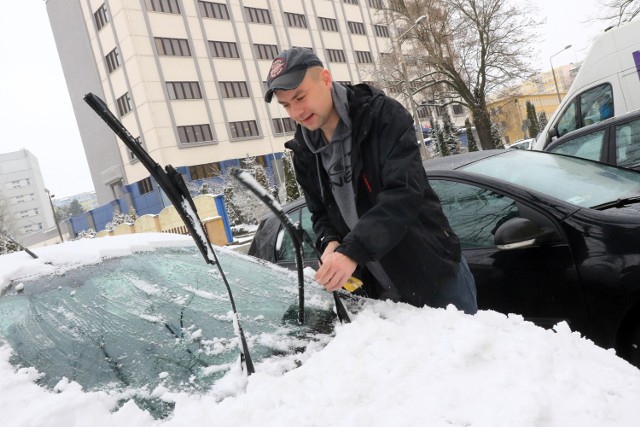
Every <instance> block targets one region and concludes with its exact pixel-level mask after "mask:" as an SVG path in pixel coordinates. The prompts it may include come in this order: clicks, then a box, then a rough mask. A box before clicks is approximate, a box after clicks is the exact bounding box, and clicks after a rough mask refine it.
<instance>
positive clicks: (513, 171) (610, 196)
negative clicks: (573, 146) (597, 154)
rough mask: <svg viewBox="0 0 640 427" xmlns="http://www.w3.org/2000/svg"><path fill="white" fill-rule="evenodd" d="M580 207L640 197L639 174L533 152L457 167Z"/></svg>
mask: <svg viewBox="0 0 640 427" xmlns="http://www.w3.org/2000/svg"><path fill="white" fill-rule="evenodd" d="M461 169H462V170H465V171H467V172H473V173H477V174H481V175H486V176H490V177H493V178H497V179H501V180H503V181H506V182H510V183H512V184H517V185H519V186H522V187H525V188H528V189H531V190H535V191H539V192H541V193H544V194H547V195H549V196H551V197H555V198H557V199H560V200H564V201H565V202H568V203H571V204H573V205H576V206H580V207H593V206H598V205H600V204H603V203H607V202H611V201H615V200H618V199H624V198H628V197H633V196H637V195H640V173H638V172H635V171H631V170H624V169H619V168H616V167H614V166H609V165H606V164H602V163H594V162H589V161H586V160H583V159H579V158H575V157H569V156H559V155H553V154H550V153H542V152H537V151H522V150H515V151H507V152H505V153H504V154H500V155H498V156H493V157H489V158H486V159H483V160H480V161H477V162H475V163H472V164H470V165H468V166H465V167H463V168H461Z"/></svg>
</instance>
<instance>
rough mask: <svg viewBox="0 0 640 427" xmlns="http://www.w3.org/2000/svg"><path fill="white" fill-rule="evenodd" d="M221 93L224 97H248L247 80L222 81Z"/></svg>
mask: <svg viewBox="0 0 640 427" xmlns="http://www.w3.org/2000/svg"><path fill="white" fill-rule="evenodd" d="M220 94H221V95H222V97H223V98H248V97H249V88H248V87H247V82H220Z"/></svg>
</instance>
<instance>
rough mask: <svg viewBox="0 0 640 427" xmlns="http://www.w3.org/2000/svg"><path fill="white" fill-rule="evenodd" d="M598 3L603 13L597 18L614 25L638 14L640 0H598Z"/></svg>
mask: <svg viewBox="0 0 640 427" xmlns="http://www.w3.org/2000/svg"><path fill="white" fill-rule="evenodd" d="M600 4H601V5H602V12H603V13H602V16H600V17H598V18H597V19H598V20H602V21H605V22H608V23H611V24H612V25H615V26H618V25H620V24H622V23H624V22H629V21H631V20H632V19H633V18H635V17H636V16H638V15H640V0H607V1H600Z"/></svg>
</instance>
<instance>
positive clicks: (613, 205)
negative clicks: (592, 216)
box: [591, 196, 640, 211]
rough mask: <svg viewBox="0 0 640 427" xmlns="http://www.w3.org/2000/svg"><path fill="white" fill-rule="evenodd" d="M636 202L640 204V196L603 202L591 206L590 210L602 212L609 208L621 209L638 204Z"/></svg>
mask: <svg viewBox="0 0 640 427" xmlns="http://www.w3.org/2000/svg"><path fill="white" fill-rule="evenodd" d="M638 202H640V196H633V197H625V198H622V199H618V200H613V201H611V202H605V203H601V204H599V205H595V206H592V207H591V209H596V210H601V211H602V210H605V209H609V208H621V207H623V206H627V205H631V204H633V203H638Z"/></svg>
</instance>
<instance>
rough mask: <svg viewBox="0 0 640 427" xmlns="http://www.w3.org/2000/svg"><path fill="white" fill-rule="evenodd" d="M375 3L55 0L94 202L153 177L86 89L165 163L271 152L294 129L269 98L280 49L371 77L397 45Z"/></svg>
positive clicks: (353, 79) (338, 76)
mask: <svg viewBox="0 0 640 427" xmlns="http://www.w3.org/2000/svg"><path fill="white" fill-rule="evenodd" d="M379 3H380V2H379V1H371V0H360V1H357V0H349V1H345V0H227V1H216V2H202V1H198V0H126V1H125V0H48V2H47V10H48V13H49V18H50V21H51V24H52V29H53V32H54V36H55V38H56V43H57V46H58V50H59V53H60V57H61V62H62V66H63V70H64V72H65V77H66V80H67V85H68V87H69V92H70V95H71V97H72V104H73V105H74V110H75V112H76V118H77V120H78V125H79V128H80V134H81V136H82V139H83V144H84V146H85V151H86V154H87V159H88V163H89V167H90V169H91V171H92V177H93V180H94V186H95V188H96V193H97V196H98V202H99V203H101V204H102V203H106V202H108V201H110V200H112V199H113V198H115V197H118V196H119V194H118V186H121V185H123V184H131V183H134V182H137V181H140V180H142V179H144V178H146V177H147V176H148V172H147V171H146V170H145V169H144V167H143V166H142V165H141V164H140V163H139V162H138V161H137V160H135V159H133V158H132V157H131V155H130V153H129V151H128V149H127V148H126V147H125V146H124V144H123V143H122V142H121V141H119V140H116V137H115V136H114V135H113V133H112V132H111V131H110V130H109V129H108V128H107V127H106V126H104V125H103V124H101V123H100V122H99V120H98V119H97V118H96V117H94V116H95V114H94V113H93V112H90V114H88V111H89V107H88V106H86V105H84V102H82V99H81V98H82V96H83V94H84V93H86V92H88V91H91V92H94V93H96V94H97V95H98V96H100V97H102V98H103V99H104V100H105V101H106V102H107V104H108V105H109V108H110V109H111V110H112V111H113V112H114V113H115V114H116V115H118V116H120V117H121V120H122V122H123V124H124V125H125V126H126V127H127V129H128V130H129V131H130V132H131V133H132V135H133V136H134V137H140V139H141V140H142V142H143V143H144V146H145V147H146V149H147V150H148V151H149V153H150V155H151V156H152V157H153V158H154V159H155V160H156V161H157V162H158V163H160V164H161V165H166V164H172V165H173V166H175V167H180V166H184V167H198V166H199V165H207V164H210V163H214V164H215V163H216V162H223V161H226V160H233V159H241V158H245V157H247V156H265V155H266V156H272V155H273V153H280V152H282V151H283V145H284V143H285V142H286V141H287V140H288V139H290V138H291V135H292V132H291V129H292V126H290V122H288V116H287V114H286V112H285V111H284V110H283V109H282V108H281V107H280V106H279V105H278V104H277V103H276V102H273V103H271V104H266V103H265V102H264V99H263V96H264V88H265V86H264V85H265V83H264V81H265V80H266V75H267V72H268V69H269V67H270V65H271V62H272V59H273V58H274V56H275V55H276V54H277V53H278V52H280V51H281V50H283V49H285V48H288V47H291V46H300V47H307V48H310V49H313V51H314V52H315V53H316V54H317V55H318V56H319V57H320V59H321V60H322V61H323V63H324V64H325V66H326V67H327V68H328V69H329V70H330V71H331V72H332V75H333V78H334V80H335V81H340V82H350V83H359V82H362V81H371V80H373V78H372V77H371V75H370V74H368V73H372V72H375V71H374V68H375V65H374V64H375V62H376V61H377V59H378V57H379V55H380V53H381V52H390V51H391V50H392V49H391V39H390V38H389V37H388V35H389V33H392V34H393V32H392V31H391V30H389V31H387V30H385V29H382V28H381V27H382V26H384V24H382V22H384V19H383V16H382V11H380V10H379V9H377V8H376V7H375V6H376V5H377V4H379ZM376 26H378V27H376ZM385 28H386V27H385ZM362 33H364V34H362ZM283 121H284V123H283ZM105 135H106V136H105ZM194 170H195V169H194ZM200 170H202V168H201V169H200Z"/></svg>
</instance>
